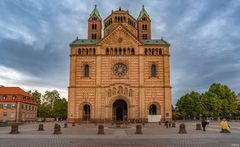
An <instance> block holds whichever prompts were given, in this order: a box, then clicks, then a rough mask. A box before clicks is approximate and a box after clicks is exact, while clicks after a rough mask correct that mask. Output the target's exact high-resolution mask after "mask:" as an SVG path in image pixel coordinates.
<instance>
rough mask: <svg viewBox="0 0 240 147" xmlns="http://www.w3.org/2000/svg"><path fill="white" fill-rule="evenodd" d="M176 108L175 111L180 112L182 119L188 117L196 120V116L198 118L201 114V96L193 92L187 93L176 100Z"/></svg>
mask: <svg viewBox="0 0 240 147" xmlns="http://www.w3.org/2000/svg"><path fill="white" fill-rule="evenodd" d="M176 106H177V108H176V110H177V111H178V112H180V115H181V116H182V117H183V118H186V117H187V116H190V117H191V118H192V117H193V118H194V119H196V117H197V116H200V115H201V114H202V113H203V104H202V101H201V94H199V93H198V92H195V91H192V92H191V93H187V94H185V95H184V96H182V97H181V98H180V99H179V100H178V102H177V104H176ZM178 115H179V114H178Z"/></svg>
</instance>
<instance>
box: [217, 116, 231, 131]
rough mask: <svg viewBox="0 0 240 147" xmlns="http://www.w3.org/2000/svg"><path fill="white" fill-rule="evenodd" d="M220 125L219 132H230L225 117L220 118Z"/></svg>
mask: <svg viewBox="0 0 240 147" xmlns="http://www.w3.org/2000/svg"><path fill="white" fill-rule="evenodd" d="M220 126H221V132H220V133H231V132H230V127H229V125H228V122H227V120H226V119H225V118H224V119H222V121H221V122H220Z"/></svg>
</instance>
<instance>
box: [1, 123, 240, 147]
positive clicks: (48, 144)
mask: <svg viewBox="0 0 240 147" xmlns="http://www.w3.org/2000/svg"><path fill="white" fill-rule="evenodd" d="M59 124H60V125H61V126H63V123H59ZM185 124H186V127H187V134H178V126H179V123H177V124H176V128H165V127H164V126H163V125H161V126H159V125H158V124H149V123H148V124H145V125H144V126H143V134H142V135H137V134H135V126H136V124H131V125H128V126H127V127H128V128H126V129H116V128H112V126H111V125H110V124H104V126H105V135H97V125H93V124H81V125H78V124H76V126H75V127H74V126H71V125H70V124H69V126H68V128H63V127H62V128H61V129H62V134H61V135H53V134H52V133H53V127H54V123H44V129H45V131H37V128H38V123H30V124H25V125H22V126H19V131H20V134H15V135H13V134H9V131H10V127H0V147H55V146H56V147H103V146H109V147H111V146H116V147H118V146H119V147H122V146H127V147H130V146H135V147H178V146H179V147H240V123H239V122H231V123H230V126H231V129H232V130H231V131H232V133H231V134H222V133H219V131H220V128H219V123H217V122H213V123H210V125H209V126H208V127H207V131H206V132H203V131H196V130H195V125H196V122H187V123H185Z"/></svg>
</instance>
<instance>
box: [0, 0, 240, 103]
mask: <svg viewBox="0 0 240 147" xmlns="http://www.w3.org/2000/svg"><path fill="white" fill-rule="evenodd" d="M95 4H96V5H97V8H98V10H99V12H100V14H101V17H102V18H103V19H104V18H106V17H107V16H108V15H110V13H111V11H112V10H117V9H118V8H119V7H121V8H122V9H123V10H127V9H128V10H129V12H130V14H131V15H132V16H134V17H135V18H137V17H138V15H139V12H140V10H141V8H142V5H144V6H145V9H146V10H147V12H148V14H149V15H150V18H151V21H152V38H161V37H163V38H164V39H165V40H167V41H168V42H169V43H170V44H171V48H170V54H171V61H170V62H171V85H172V99H173V104H175V103H176V102H177V99H178V98H179V97H181V96H182V95H184V94H186V93H187V92H191V91H193V90H194V91H198V92H204V91H206V90H207V89H208V88H209V86H210V85H211V84H212V83H214V82H219V83H222V84H226V85H228V86H229V87H230V88H231V89H232V90H234V91H235V92H236V93H239V92H240V0H198V1H196V0H114V1H110V0H0V85H4V86H19V87H21V88H23V89H24V90H38V91H40V92H42V93H44V91H45V90H53V89H56V90H58V91H59V92H60V93H61V96H63V97H67V86H68V80H69V54H70V49H69V43H70V42H72V41H73V40H74V39H75V38H76V37H77V36H78V37H79V38H87V19H88V17H89V15H90V13H91V11H92V10H93V8H94V5H95Z"/></svg>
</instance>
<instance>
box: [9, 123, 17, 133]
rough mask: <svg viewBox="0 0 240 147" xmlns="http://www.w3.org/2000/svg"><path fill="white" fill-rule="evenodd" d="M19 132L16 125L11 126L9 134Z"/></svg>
mask: <svg viewBox="0 0 240 147" xmlns="http://www.w3.org/2000/svg"><path fill="white" fill-rule="evenodd" d="M18 133H19V131H18V125H17V124H13V125H12V128H11V132H10V134H18Z"/></svg>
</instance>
